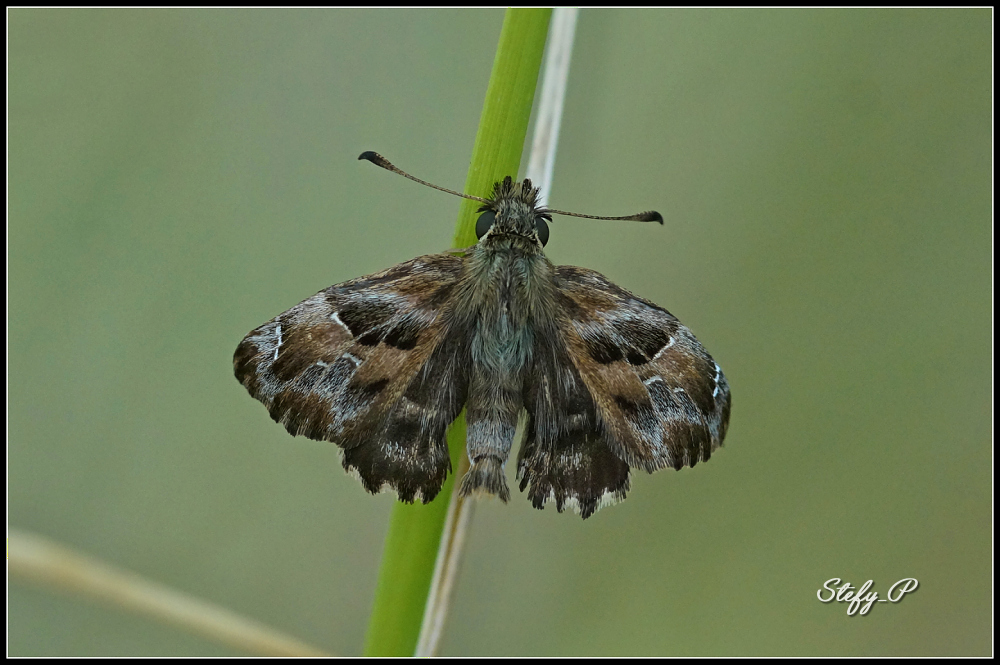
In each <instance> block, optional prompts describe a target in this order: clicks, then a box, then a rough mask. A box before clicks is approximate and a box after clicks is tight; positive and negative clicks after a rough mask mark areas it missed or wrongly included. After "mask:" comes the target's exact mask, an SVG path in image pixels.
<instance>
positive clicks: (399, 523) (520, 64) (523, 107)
mask: <svg viewBox="0 0 1000 665" xmlns="http://www.w3.org/2000/svg"><path fill="white" fill-rule="evenodd" d="M551 13H552V10H550V9H508V10H507V13H506V14H505V16H504V22H503V28H502V29H501V31H500V43H499V44H498V45H497V54H496V59H495V60H494V61H493V71H492V73H491V74H490V83H489V87H488V88H487V91H486V101H485V103H484V105H483V113H482V116H481V117H480V121H479V131H478V132H477V133H476V143H475V146H474V147H473V151H472V163H471V164H470V166H469V175H468V177H467V179H466V182H465V192H466V193H467V194H473V195H475V196H484V197H485V196H489V195H490V194H491V193H492V188H493V183H494V182H496V181H497V180H501V179H503V177H504V176H507V175H510V176H514V177H516V176H517V171H518V167H519V166H520V163H521V152H522V150H523V147H524V139H525V136H527V133H528V119H529V117H530V115H531V106H532V103H533V101H534V97H535V85H536V83H537V81H538V71H539V69H540V67H541V63H542V52H543V51H544V49H545V38H546V35H547V34H548V27H549V18H550V16H551ZM479 205H480V204H479V203H478V202H475V201H470V200H463V202H462V207H461V209H460V211H459V215H458V223H457V225H456V230H455V244H454V247H468V246H470V245H473V244H475V242H476V235H475V220H476V210H477V209H478V207H479ZM448 449H449V451H450V453H451V468H452V469H458V467H459V460H460V458H461V456H462V455H463V454H464V451H465V414H464V412H463V414H462V415H460V416H459V417H458V419H457V420H456V421H455V422H454V423H452V426H451V427H450V428H449V430H448ZM454 485H455V474H451V475H449V477H448V480H447V481H446V482H445V484H444V486H443V487H442V488H441V492H440V493H439V494H438V496H437V497H436V498H435V499H434V501H432V502H431V503H429V504H427V505H421V504H413V505H406V504H403V503H398V502H397V503H396V505H395V507H394V509H393V514H392V518H391V520H390V522H389V533H388V535H387V536H386V541H385V548H384V550H383V553H382V566H381V569H380V570H379V579H378V584H377V586H376V589H375V602H374V606H373V608H372V615H371V620H370V621H369V624H368V634H367V636H366V639H365V651H364V653H365V655H366V656H410V655H413V652H414V649H415V648H416V645H417V639H418V637H419V635H420V626H421V623H422V621H423V614H424V609H425V607H426V603H427V594H428V590H429V589H430V583H431V578H432V577H433V575H434V564H435V562H436V560H437V554H438V547H439V545H440V543H441V532H442V529H443V526H444V520H445V516H446V514H447V510H448V501H449V499H450V498H451V492H452V490H453V488H454Z"/></svg>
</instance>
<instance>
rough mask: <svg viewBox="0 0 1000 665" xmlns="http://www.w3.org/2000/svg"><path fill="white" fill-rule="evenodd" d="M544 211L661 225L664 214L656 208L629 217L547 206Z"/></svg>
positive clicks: (555, 213)
mask: <svg viewBox="0 0 1000 665" xmlns="http://www.w3.org/2000/svg"><path fill="white" fill-rule="evenodd" d="M543 212H545V213H547V214H554V215H567V216H568V217H583V218H584V219H607V220H611V221H615V222H618V221H620V222H657V223H658V224H660V226H663V215H661V214H660V213H658V212H656V211H655V210H647V211H646V212H640V213H637V214H635V215H629V216H627V217H597V216H596V215H581V214H579V213H575V212H566V211H564V210H552V209H551V208H546V209H545V210H544V211H543Z"/></svg>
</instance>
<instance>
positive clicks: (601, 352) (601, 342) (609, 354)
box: [586, 335, 625, 365]
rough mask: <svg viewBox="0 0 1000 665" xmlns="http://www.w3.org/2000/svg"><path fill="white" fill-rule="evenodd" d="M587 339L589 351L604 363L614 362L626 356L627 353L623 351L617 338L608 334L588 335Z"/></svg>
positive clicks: (593, 356) (598, 360) (591, 355)
mask: <svg viewBox="0 0 1000 665" xmlns="http://www.w3.org/2000/svg"><path fill="white" fill-rule="evenodd" d="M586 341H587V353H589V354H590V357H591V358H593V359H594V360H596V361H597V362H599V363H601V364H602V365H607V364H608V363H613V362H615V361H617V360H621V359H622V358H624V357H625V354H624V353H623V352H622V350H621V348H620V347H619V346H618V344H617V343H616V342H615V340H613V339H611V338H610V337H608V336H606V335H598V336H596V337H588V338H587V340H586Z"/></svg>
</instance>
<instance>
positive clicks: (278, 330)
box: [271, 323, 281, 362]
mask: <svg viewBox="0 0 1000 665" xmlns="http://www.w3.org/2000/svg"><path fill="white" fill-rule="evenodd" d="M275 331H276V332H277V335H278V343H277V344H276V345H275V347H274V360H272V361H271V362H274V361H275V360H277V359H278V351H279V350H280V349H281V324H280V323H279V324H278V326H277V328H275Z"/></svg>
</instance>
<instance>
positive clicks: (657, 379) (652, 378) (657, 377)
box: [642, 376, 663, 387]
mask: <svg viewBox="0 0 1000 665" xmlns="http://www.w3.org/2000/svg"><path fill="white" fill-rule="evenodd" d="M653 381H659V382H660V383H663V379H661V378H660V377H659V376H653V377H650V378H648V379H646V380H645V381H643V382H642V385H644V386H647V387H648V386H649V385H651V384H652V383H653Z"/></svg>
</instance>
